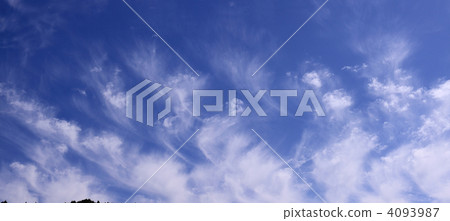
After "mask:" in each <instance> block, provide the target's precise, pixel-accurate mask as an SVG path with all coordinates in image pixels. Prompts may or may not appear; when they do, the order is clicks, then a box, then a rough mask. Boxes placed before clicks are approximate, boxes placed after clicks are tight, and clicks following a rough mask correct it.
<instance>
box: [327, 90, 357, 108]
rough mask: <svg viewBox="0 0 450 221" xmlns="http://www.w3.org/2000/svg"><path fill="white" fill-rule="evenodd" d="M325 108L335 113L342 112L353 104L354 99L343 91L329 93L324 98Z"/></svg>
mask: <svg viewBox="0 0 450 221" xmlns="http://www.w3.org/2000/svg"><path fill="white" fill-rule="evenodd" d="M323 102H324V103H325V107H326V108H327V109H329V110H332V111H335V112H338V113H339V112H342V111H343V110H344V109H346V108H348V107H350V106H351V105H352V104H353V101H352V97H350V96H349V95H347V94H346V93H345V91H344V90H343V89H340V90H334V91H332V92H328V93H326V94H325V95H324V96H323Z"/></svg>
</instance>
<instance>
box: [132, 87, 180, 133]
mask: <svg viewBox="0 0 450 221" xmlns="http://www.w3.org/2000/svg"><path fill="white" fill-rule="evenodd" d="M158 89H160V90H159V91H158ZM170 90H172V88H168V87H161V85H160V84H158V83H154V84H151V81H150V80H144V81H142V82H141V83H139V84H138V85H136V86H134V87H133V88H131V89H130V90H129V91H127V94H126V105H127V110H126V115H127V117H128V118H131V119H136V121H139V122H141V123H144V109H145V110H146V112H147V116H146V117H147V125H148V126H151V127H153V123H154V120H153V118H154V117H155V116H154V104H155V102H156V101H157V100H158V99H160V98H161V97H163V96H164V95H165V94H167V93H169V91H170ZM150 95H151V96H150ZM133 98H134V99H133ZM133 101H136V105H133ZM144 101H145V104H147V106H146V107H145V106H144ZM171 105H172V101H171V98H170V97H168V98H166V101H165V108H164V109H163V110H162V111H160V112H159V113H158V114H157V117H158V120H160V119H161V118H163V117H164V116H166V115H167V114H169V113H170V110H171ZM134 107H136V108H134Z"/></svg>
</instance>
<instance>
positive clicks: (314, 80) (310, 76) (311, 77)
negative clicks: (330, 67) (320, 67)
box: [302, 72, 322, 88]
mask: <svg viewBox="0 0 450 221" xmlns="http://www.w3.org/2000/svg"><path fill="white" fill-rule="evenodd" d="M302 81H303V82H304V83H306V84H309V85H312V86H314V87H316V88H320V87H322V81H321V80H320V77H319V74H318V73H317V72H308V73H306V74H304V75H303V78H302Z"/></svg>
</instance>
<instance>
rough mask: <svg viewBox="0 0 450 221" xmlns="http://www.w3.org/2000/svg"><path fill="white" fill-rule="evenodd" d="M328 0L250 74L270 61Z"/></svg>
mask: <svg viewBox="0 0 450 221" xmlns="http://www.w3.org/2000/svg"><path fill="white" fill-rule="evenodd" d="M327 2H328V0H326V1H325V2H324V3H323V4H322V5H321V6H320V7H319V8H318V9H317V10H316V11H315V12H314V13H313V14H312V15H311V16H309V18H308V19H306V21H305V22H303V24H302V25H301V26H300V27H299V28H298V29H297V30H296V31H295V32H294V33H293V34H292V35H291V36H289V38H288V39H287V40H286V41H284V42H283V44H281V46H280V47H279V48H278V49H277V50H276V51H275V52H274V53H273V54H272V55H270V57H269V58H268V59H267V60H266V61H265V62H264V63H263V64H262V65H261V66H260V67H259V68H258V69H257V70H256V71H255V72H254V73H253V74H252V76H254V75H255V74H256V73H257V72H258V71H259V70H260V69H261V68H262V67H264V65H266V63H267V62H269V61H270V59H272V57H273V56H275V54H277V53H278V51H279V50H280V49H281V48H282V47H283V46H284V45H285V44H286V43H287V42H288V41H289V40H291V38H292V37H294V35H295V34H297V32H298V31H300V29H302V28H303V26H305V25H306V23H308V22H309V20H311V18H312V17H314V15H316V13H317V12H319V11H320V9H322V7H323V6H325V4H327Z"/></svg>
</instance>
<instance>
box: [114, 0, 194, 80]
mask: <svg viewBox="0 0 450 221" xmlns="http://www.w3.org/2000/svg"><path fill="white" fill-rule="evenodd" d="M122 1H123V3H125V5H127V7H128V8H129V9H130V10H131V11H132V12H133V13H134V14H135V15H136V16H137V17H138V18H139V19H140V20H141V21H142V22H144V24H145V25H147V27H149V28H150V30H152V31H153V33H155V34H156V36H158V38H159V39H161V41H163V42H164V44H166V45H167V47H169V48H170V50H172V52H173V53H174V54H175V55H176V56H177V57H178V58H179V59H180V60H181V61H182V62H183V63H184V64H185V65H186V66H188V67H189V69H191V71H192V72H194V73H195V74H196V75H197V76H199V77H200V75H199V74H198V73H197V71H195V70H194V68H192V67H191V65H189V64H188V63H187V62H186V60H184V58H183V57H181V55H180V54H178V52H177V51H175V49H173V48H172V46H170V45H169V43H167V42H166V40H164V38H162V37H161V35H159V34H158V32H156V31H155V29H153V28H152V26H150V25H149V24H148V23H147V21H145V19H144V18H142V17H141V15H139V13H137V12H136V10H134V8H133V7H131V5H129V4H128V2H126V1H125V0H122Z"/></svg>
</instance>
